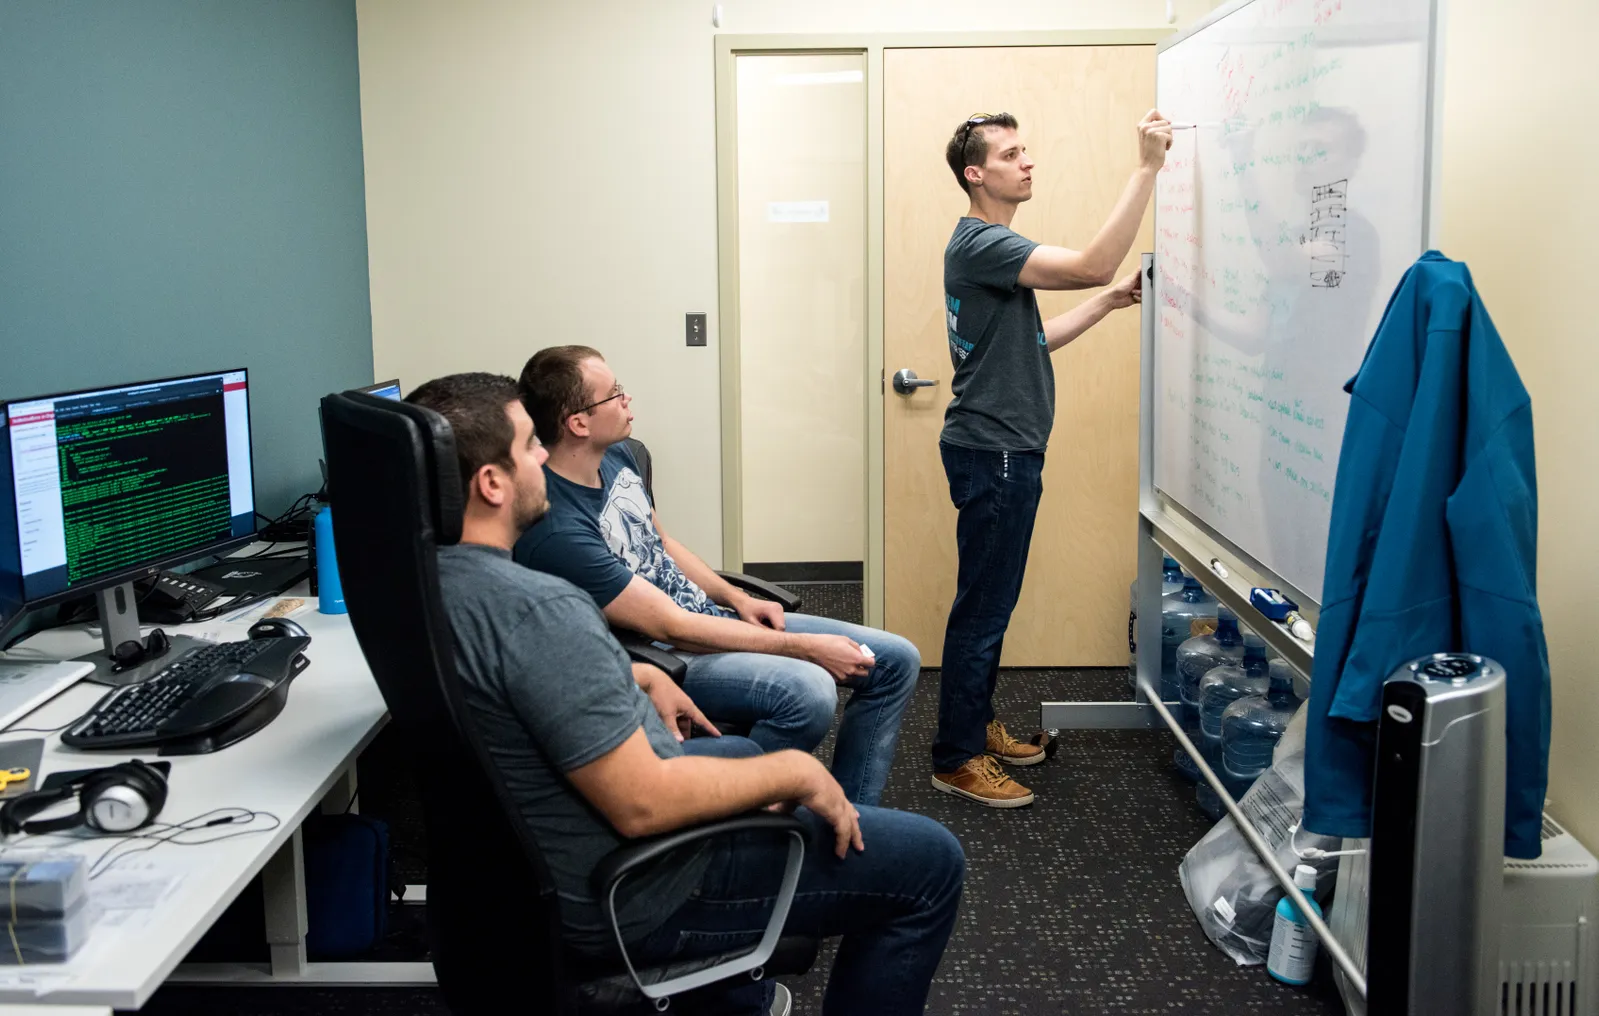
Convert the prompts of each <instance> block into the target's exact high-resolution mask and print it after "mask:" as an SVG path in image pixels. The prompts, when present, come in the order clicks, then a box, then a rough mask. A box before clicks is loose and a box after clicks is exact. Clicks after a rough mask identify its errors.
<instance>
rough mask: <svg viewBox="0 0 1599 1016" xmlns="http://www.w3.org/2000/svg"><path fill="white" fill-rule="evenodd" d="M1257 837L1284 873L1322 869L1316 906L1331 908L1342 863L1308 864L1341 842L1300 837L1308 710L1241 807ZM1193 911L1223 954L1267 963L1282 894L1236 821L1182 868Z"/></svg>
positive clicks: (1225, 821) (1199, 846)
mask: <svg viewBox="0 0 1599 1016" xmlns="http://www.w3.org/2000/svg"><path fill="white" fill-rule="evenodd" d="M1238 806H1239V809H1240V810H1241V811H1243V813H1244V815H1245V816H1247V817H1248V819H1249V821H1250V824H1251V825H1252V826H1254V828H1255V831H1256V832H1258V833H1259V834H1260V836H1261V839H1263V840H1265V841H1266V844H1267V846H1269V847H1270V848H1271V849H1272V852H1273V854H1274V855H1275V856H1276V859H1277V863H1278V864H1280V865H1282V867H1283V870H1285V871H1293V870H1294V866H1295V865H1298V864H1308V865H1310V866H1311V867H1313V868H1315V869H1316V899H1317V900H1318V901H1320V902H1322V903H1325V902H1326V900H1327V898H1328V897H1329V896H1331V895H1332V888H1333V882H1334V881H1335V879H1336V878H1337V874H1338V858H1337V857H1314V858H1309V857H1304V856H1303V854H1305V853H1307V852H1312V851H1316V850H1321V851H1336V850H1337V849H1338V848H1339V846H1340V844H1341V843H1342V841H1341V840H1340V839H1339V838H1337V837H1334V836H1318V835H1316V834H1315V833H1307V832H1305V831H1304V830H1299V831H1298V833H1297V835H1296V834H1295V832H1294V830H1295V829H1296V828H1297V827H1298V825H1299V821H1300V818H1301V816H1302V814H1303V812H1304V807H1305V710H1304V707H1303V706H1301V707H1300V709H1299V712H1298V713H1297V714H1296V715H1295V716H1294V719H1293V721H1292V722H1291V723H1290V724H1289V725H1288V729H1287V731H1286V732H1285V733H1284V734H1283V737H1282V740H1281V741H1279V742H1278V744H1277V748H1276V751H1275V752H1273V754H1272V766H1271V768H1270V769H1269V770H1267V771H1266V772H1265V773H1263V774H1262V775H1261V777H1260V779H1258V780H1256V781H1255V785H1254V786H1253V787H1251V788H1250V789H1249V793H1247V794H1245V795H1244V797H1243V800H1241V801H1239V802H1238ZM1177 872H1178V875H1179V876H1180V877H1181V878H1182V883H1183V892H1184V893H1185V894H1186V895H1187V896H1188V905H1189V906H1190V907H1191V908H1192V909H1193V911H1194V916H1196V917H1198V918H1199V924H1200V926H1201V927H1202V928H1204V929H1205V935H1206V937H1208V938H1209V939H1210V940H1211V941H1212V942H1214V943H1215V944H1216V946H1217V948H1219V949H1221V951H1222V952H1224V953H1226V954H1227V955H1228V956H1231V957H1232V959H1233V961H1234V962H1235V963H1237V964H1238V965H1239V966H1253V965H1256V964H1260V963H1264V962H1266V954H1267V952H1268V951H1269V950H1270V948H1271V928H1272V922H1273V919H1274V917H1275V915H1276V909H1277V902H1278V901H1279V900H1281V899H1282V897H1283V890H1282V887H1281V886H1280V885H1278V884H1277V880H1276V879H1275V878H1273V877H1272V874H1271V870H1270V869H1269V868H1267V867H1266V865H1265V863H1264V862H1263V861H1261V859H1260V858H1259V857H1258V856H1257V855H1256V854H1255V851H1254V849H1253V848H1251V847H1250V845H1249V842H1248V841H1247V840H1245V839H1244V836H1243V834H1242V833H1240V832H1239V831H1238V828H1237V826H1235V825H1234V824H1233V820H1232V816H1230V815H1224V816H1222V820H1221V821H1220V822H1217V823H1216V825H1215V827H1214V828H1212V829H1211V831H1210V832H1209V833H1206V834H1205V838H1204V839H1202V840H1200V841H1199V842H1198V843H1196V844H1195V845H1194V847H1193V849H1191V850H1190V851H1188V856H1186V857H1184V858H1183V863H1182V864H1181V865H1180V866H1179V867H1178V869H1177Z"/></svg>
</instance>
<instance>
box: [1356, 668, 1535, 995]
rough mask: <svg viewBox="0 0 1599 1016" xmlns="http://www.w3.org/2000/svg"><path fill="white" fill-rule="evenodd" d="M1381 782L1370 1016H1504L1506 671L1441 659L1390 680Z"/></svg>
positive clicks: (1380, 731) (1380, 746)
mask: <svg viewBox="0 0 1599 1016" xmlns="http://www.w3.org/2000/svg"><path fill="white" fill-rule="evenodd" d="M1374 782H1375V793H1374V798H1373V802H1372V837H1371V870H1370V898H1369V903H1368V906H1369V908H1370V909H1369V913H1368V920H1369V923H1368V925H1367V928H1368V932H1367V934H1368V938H1367V953H1366V956H1367V959H1366V979H1367V1012H1368V1013H1370V1016H1490V1014H1495V1013H1497V1012H1499V1001H1500V998H1499V995H1500V990H1499V945H1500V899H1501V893H1502V890H1503V881H1504V874H1503V870H1504V816H1505V673H1504V670H1503V669H1502V668H1501V667H1500V666H1499V665H1498V664H1497V663H1494V662H1493V661H1492V660H1488V659H1484V658H1483V657H1481V656H1474V655H1471V654H1468V653H1436V654H1434V655H1432V656H1424V657H1421V658H1420V659H1417V660H1412V661H1411V662H1410V663H1407V664H1405V665H1404V666H1402V667H1400V668H1399V669H1398V670H1397V671H1395V672H1394V673H1393V674H1392V675H1390V677H1389V678H1388V681H1387V682H1386V683H1385V684H1384V686H1383V696H1382V713H1381V716H1380V717H1379V719H1378V726H1377V768H1376V779H1375V781H1374Z"/></svg>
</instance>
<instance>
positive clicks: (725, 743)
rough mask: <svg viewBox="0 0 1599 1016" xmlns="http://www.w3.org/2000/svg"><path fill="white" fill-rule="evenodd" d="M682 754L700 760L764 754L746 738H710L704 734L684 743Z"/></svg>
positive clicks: (730, 735) (728, 735)
mask: <svg viewBox="0 0 1599 1016" xmlns="http://www.w3.org/2000/svg"><path fill="white" fill-rule="evenodd" d="M683 754H685V755H698V756H700V757H702V758H752V757H754V756H756V755H761V754H764V752H762V751H761V746H760V745H758V744H756V743H755V742H754V741H751V740H750V739H749V738H747V737H735V736H734V735H732V734H723V735H722V736H721V737H712V736H710V735H709V734H705V735H702V736H699V737H691V738H689V739H688V740H687V741H684V742H683Z"/></svg>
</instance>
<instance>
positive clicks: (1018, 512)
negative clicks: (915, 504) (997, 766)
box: [933, 442, 1044, 773]
mask: <svg viewBox="0 0 1599 1016" xmlns="http://www.w3.org/2000/svg"><path fill="white" fill-rule="evenodd" d="M938 450H939V453H940V454H941V455H942V456H943V458H944V473H945V475H946V476H948V477H949V496H950V499H951V500H952V501H954V502H955V508H956V510H957V511H959V512H960V515H959V518H958V520H957V521H956V523H955V546H956V552H957V554H958V555H959V558H960V570H959V572H958V574H957V576H956V580H955V603H954V605H953V606H951V607H950V609H949V624H948V625H947V626H946V627H945V629H944V661H943V670H942V674H941V677H940V682H939V694H938V733H937V734H936V735H935V736H934V738H933V771H934V772H939V773H949V772H954V771H955V770H956V769H959V768H960V767H961V766H962V765H964V764H965V763H966V761H967V760H968V759H970V758H972V757H974V756H976V755H981V754H982V753H983V750H984V748H985V747H987V743H988V724H989V723H990V722H991V721H992V720H993V719H994V681H995V679H996V678H997V677H998V676H999V656H1000V650H1001V649H1003V648H1004V645H1005V629H1006V627H1007V626H1008V625H1009V624H1010V615H1011V611H1012V610H1014V609H1016V598H1017V596H1019V595H1020V594H1021V591H1022V574H1023V573H1024V572H1025V571H1026V570H1027V549H1028V547H1029V546H1030V545H1031V544H1032V541H1033V520H1034V518H1035V517H1036V516H1037V515H1038V499H1039V497H1040V495H1042V494H1043V492H1044V478H1043V474H1044V453H1043V452H994V451H982V450H978V449H975V448H960V447H957V446H955V445H951V444H945V443H942V442H940V443H939V446H938Z"/></svg>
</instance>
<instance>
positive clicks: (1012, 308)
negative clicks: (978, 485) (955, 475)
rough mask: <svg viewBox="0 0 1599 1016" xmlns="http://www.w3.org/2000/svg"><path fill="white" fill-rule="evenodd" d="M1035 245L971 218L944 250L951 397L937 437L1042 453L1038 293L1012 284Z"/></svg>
mask: <svg viewBox="0 0 1599 1016" xmlns="http://www.w3.org/2000/svg"><path fill="white" fill-rule="evenodd" d="M1037 246H1038V244H1036V243H1034V242H1033V241H1031V240H1029V239H1027V238H1026V237H1024V236H1020V235H1018V234H1016V233H1014V232H1012V231H1011V230H1010V229H1008V228H1007V227H1005V226H1001V225H997V224H994V223H989V222H984V221H982V220H981V219H973V218H970V217H966V218H962V219H961V220H960V221H959V222H958V223H956V224H955V234H954V235H953V236H951V237H950V240H949V246H948V247H946V248H944V312H945V313H944V318H945V324H946V326H947V330H948V332H949V358H950V362H951V363H952V364H953V365H954V367H955V378H954V380H953V381H951V382H950V391H951V392H952V393H953V394H954V398H953V399H952V400H950V404H949V408H948V409H947V410H945V412H944V432H943V434H942V435H940V440H942V441H947V442H949V443H950V444H952V445H959V446H960V447H962V448H982V449H987V450H990V451H1007V452H1030V451H1043V450H1044V448H1045V447H1046V446H1047V445H1048V444H1049V432H1050V430H1051V428H1053V427H1054V425H1055V370H1054V367H1053V366H1052V365H1051V364H1050V362H1049V347H1048V346H1046V345H1045V344H1044V321H1043V318H1041V317H1040V316H1039V313H1038V298H1037V297H1036V296H1035V295H1034V294H1033V291H1032V290H1031V289H1028V288H1027V287H1026V286H1019V285H1017V284H1016V280H1017V277H1018V276H1020V275H1021V271H1022V265H1024V264H1026V262H1027V258H1028V256H1029V255H1030V254H1032V253H1033V249H1034V248H1036V247H1037Z"/></svg>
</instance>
